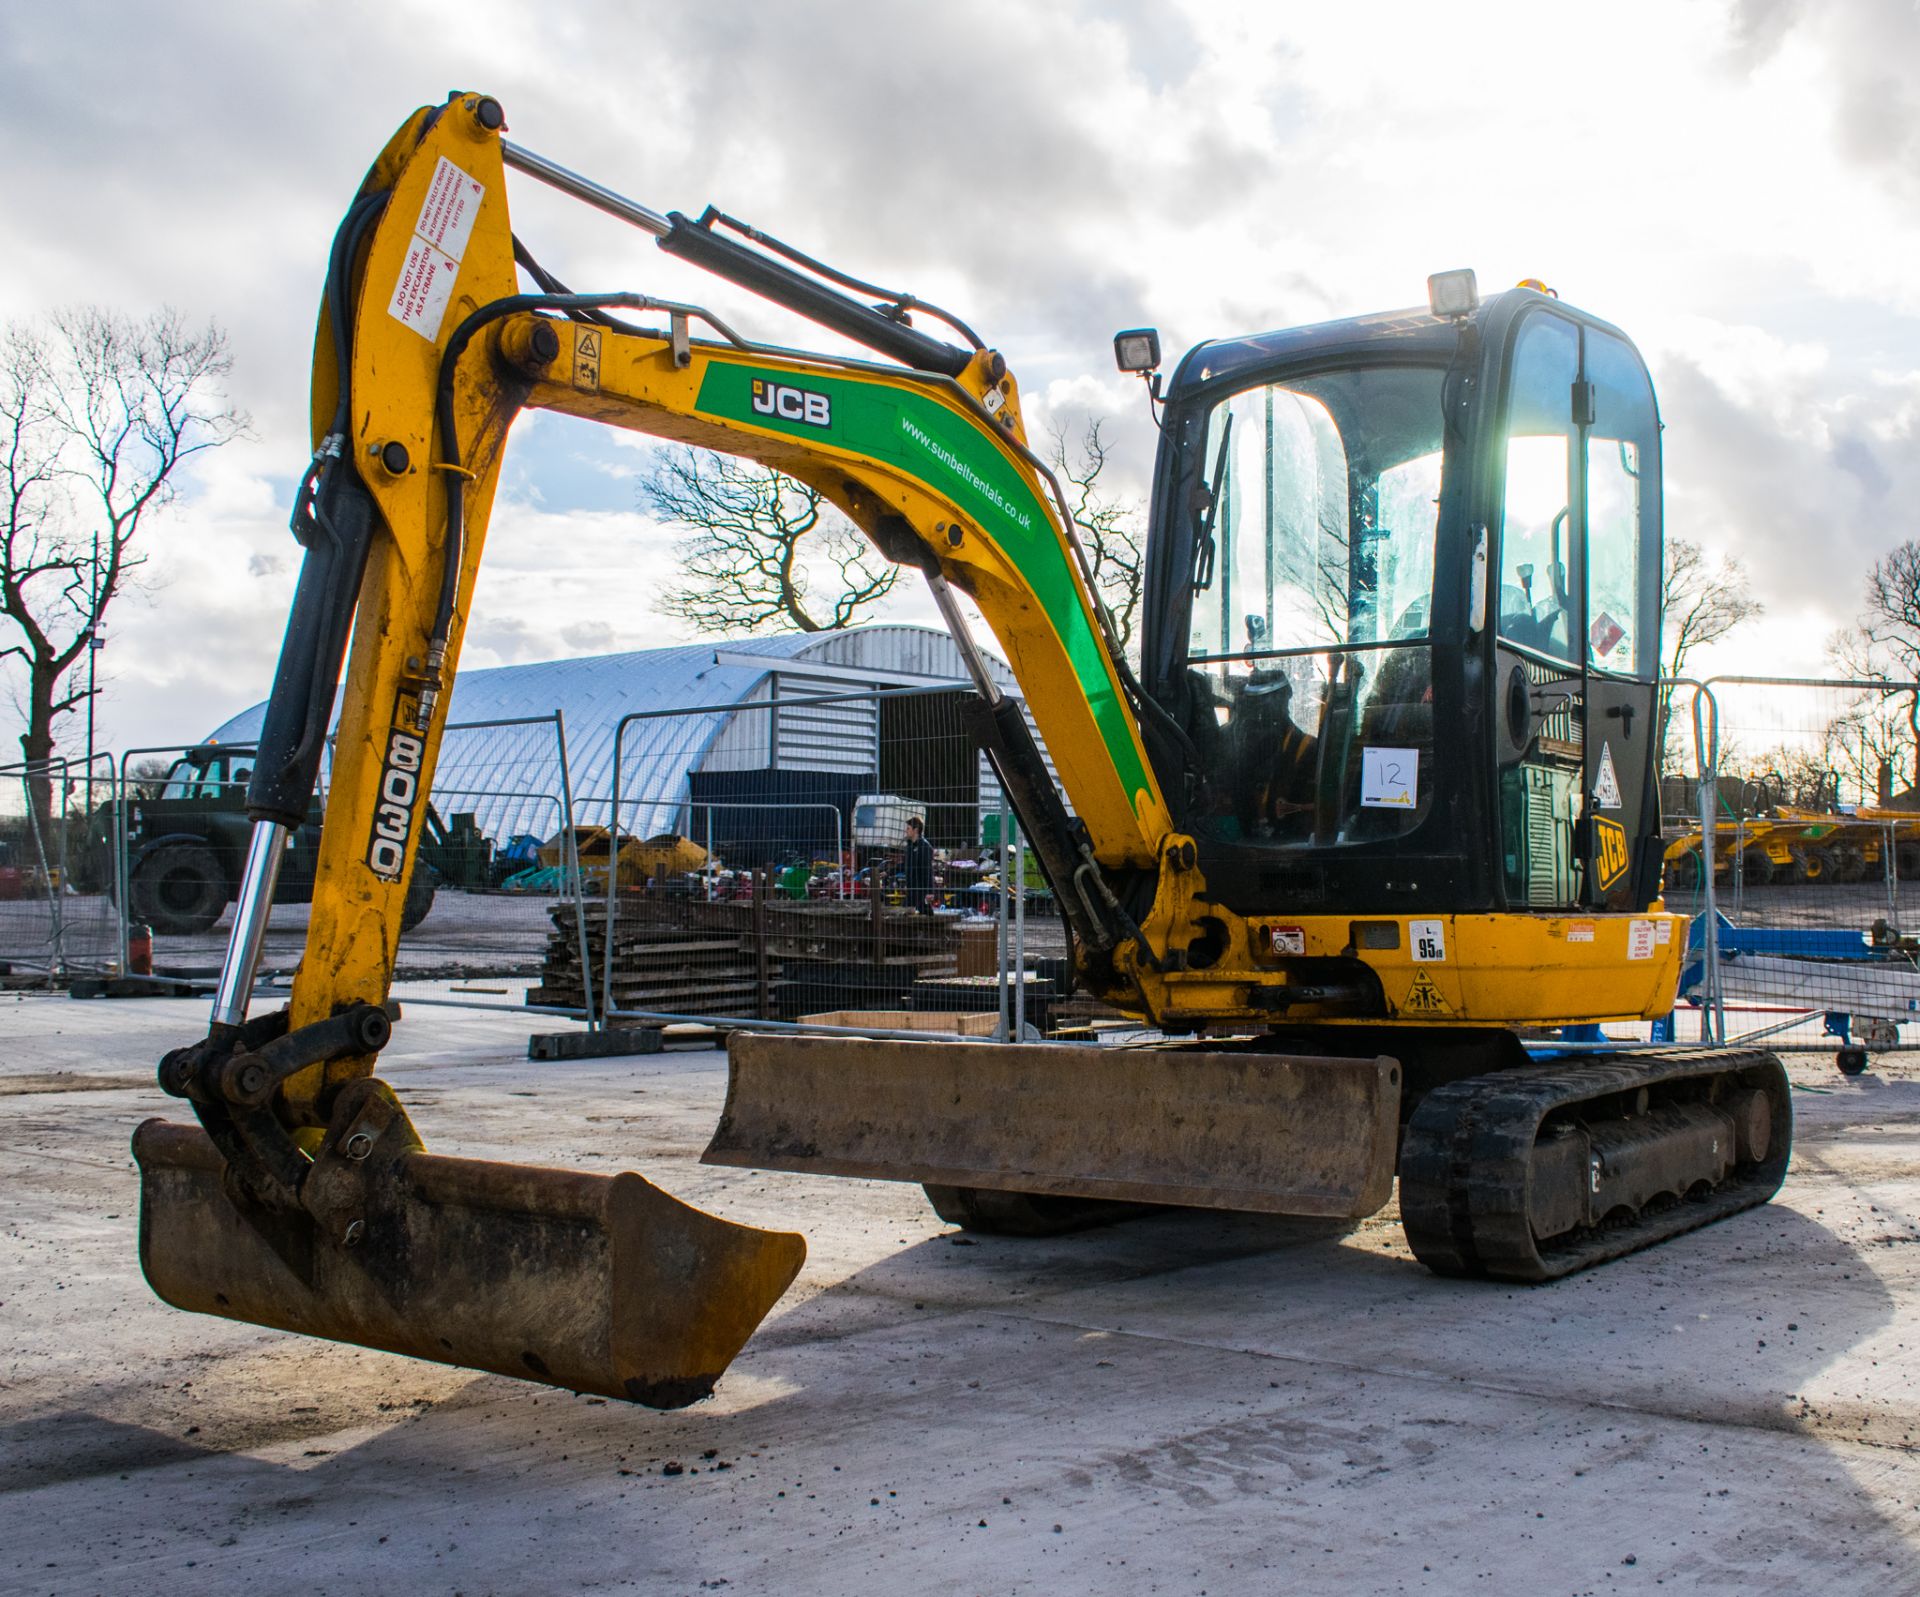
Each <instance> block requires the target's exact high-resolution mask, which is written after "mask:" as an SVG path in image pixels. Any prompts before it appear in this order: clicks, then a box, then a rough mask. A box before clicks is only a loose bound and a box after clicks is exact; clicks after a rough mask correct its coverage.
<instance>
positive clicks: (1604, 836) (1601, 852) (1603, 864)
mask: <svg viewBox="0 0 1920 1597" xmlns="http://www.w3.org/2000/svg"><path fill="white" fill-rule="evenodd" d="M1593 866H1594V869H1595V870H1596V871H1597V872H1598V873H1599V876H1600V890H1601V892H1603V893H1604V892H1605V891H1606V890H1607V889H1608V888H1610V887H1612V886H1613V884H1614V883H1615V882H1617V881H1619V880H1620V878H1621V877H1623V876H1625V875H1626V874H1627V830H1626V828H1625V827H1624V826H1622V825H1621V824H1620V823H1619V822H1618V821H1610V820H1608V819H1607V818H1606V817H1605V816H1603V815H1596V816H1595V817H1594V820H1593Z"/></svg>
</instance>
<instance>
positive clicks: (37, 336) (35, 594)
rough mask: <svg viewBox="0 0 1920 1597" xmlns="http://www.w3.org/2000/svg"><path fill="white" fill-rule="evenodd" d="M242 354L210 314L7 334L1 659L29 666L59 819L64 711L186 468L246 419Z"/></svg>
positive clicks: (39, 801)
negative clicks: (144, 541) (143, 539)
mask: <svg viewBox="0 0 1920 1597" xmlns="http://www.w3.org/2000/svg"><path fill="white" fill-rule="evenodd" d="M231 364H232V362H231V359H230V357H229V356H228V354H227V345H226V337H225V335H224V334H223V333H222V332H221V331H220V330H219V328H217V327H215V326H213V325H212V324H211V323H209V324H208V325H207V326H206V327H205V328H202V329H199V330H195V329H192V328H189V327H187V326H186V325H185V323H184V322H183V321H182V320H181V318H180V317H179V316H178V315H177V314H176V313H175V312H173V311H170V310H160V311H156V312H154V313H152V314H151V315H149V316H147V317H145V318H144V319H141V320H137V321H136V320H134V319H132V318H130V317H127V316H124V315H121V314H119V313H117V312H113V311H108V310H103V309H99V308H97V307H84V308H80V309H75V310H66V311H61V312H58V313H56V314H54V315H53V316H51V317H50V318H48V320H47V322H46V323H45V324H44V325H31V324H28V323H24V322H15V323H12V324H11V325H9V326H8V327H7V329H6V330H5V332H4V334H0V620H4V621H5V622H6V623H7V626H6V628H5V629H4V630H0V637H7V638H10V639H12V640H14V641H10V642H8V643H7V644H6V646H5V647H4V648H0V660H13V659H17V660H19V661H20V662H21V666H22V668H23V669H24V673H25V678H26V681H25V690H24V695H23V703H22V705H21V710H22V719H23V720H24V722H25V730H24V731H23V732H22V733H21V734H20V748H21V752H22V753H23V754H24V755H25V756H26V760H27V763H28V767H29V771H30V772H31V771H32V770H33V769H34V768H35V767H38V768H39V770H40V772H41V773H42V774H40V775H39V776H38V777H37V778H30V780H29V783H28V788H29V794H30V802H31V803H32V805H33V808H34V811H35V813H36V814H37V815H39V816H40V817H42V818H47V817H49V815H50V806H51V791H52V789H51V783H50V781H49V780H48V779H47V777H46V775H45V774H44V773H45V771H46V769H47V762H48V761H50V760H51V759H52V758H53V753H54V746H55V727H56V724H57V722H58V721H59V719H60V717H62V716H64V715H67V714H69V713H71V712H72V711H73V710H75V709H77V708H78V707H79V706H81V705H83V704H85V703H86V702H87V701H88V699H89V697H90V695H91V692H92V689H91V688H90V687H84V686H80V685H78V684H74V683H70V682H69V681H68V677H69V673H70V672H71V671H72V670H73V667H74V666H75V664H76V663H77V662H78V661H79V660H80V658H81V657H82V655H83V654H85V652H86V651H87V648H88V645H89V644H90V643H92V641H93V640H94V638H95V636H96V635H97V633H98V631H99V628H100V623H101V620H102V618H103V617H104V616H105V614H106V612H107V608H108V606H109V605H111V604H112V603H113V601H114V599H115V598H116V597H117V596H118V595H119V593H120V592H121V590H122V589H123V588H124V587H125V586H126V585H127V583H128V581H129V579H130V578H131V576H132V574H133V573H134V572H135V571H136V570H137V569H138V568H139V567H140V566H141V565H143V564H144V563H145V561H146V556H145V555H144V554H141V553H139V552H137V551H136V550H135V547H134V545H135V541H136V539H137V538H138V536H139V534H140V530H141V528H142V527H143V526H144V525H146V523H147V520H148V518H149V517H150V516H151V515H152V514H153V513H154V512H156V511H158V510H160V509H161V508H163V507H164V506H165V505H167V504H168V503H169V502H170V501H171V500H172V498H173V495H174V491H175V484H174V473H175V472H176V471H177V470H178V469H179V467H180V465H181V463H182V462H183V461H185V460H187V459H188V458H189V457H191V456H193V455H196V454H199V453H200V452H201V451H202V450H206V449H212V448H215V447H217V446H218V445H220V444H223V443H225V442H226V441H227V440H228V439H230V438H232V437H234V436H235V434H237V433H238V432H240V431H241V430H242V429H243V428H244V427H245V425H246V418H245V417H244V416H243V415H242V414H241V413H240V412H239V411H237V410H234V409H232V408H231V407H229V406H227V405H226V404H225V403H224V402H223V398H222V396H221V395H220V393H219V392H218V386H219V381H220V379H221V378H223V377H224V376H225V375H226V374H227V372H228V370H229V368H230V366H231Z"/></svg>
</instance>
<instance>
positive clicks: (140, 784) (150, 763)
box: [127, 754, 173, 799]
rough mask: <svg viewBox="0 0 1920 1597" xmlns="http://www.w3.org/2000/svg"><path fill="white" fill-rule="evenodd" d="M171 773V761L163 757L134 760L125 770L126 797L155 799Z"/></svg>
mask: <svg viewBox="0 0 1920 1597" xmlns="http://www.w3.org/2000/svg"><path fill="white" fill-rule="evenodd" d="M172 773H173V761H172V760H170V759H168V758H166V757H165V756H164V755H152V754H150V755H148V756H147V757H146V758H145V759H143V760H135V761H134V762H133V764H132V765H131V766H130V767H128V769H127V797H128V798H142V799H157V798H158V797H159V796H160V794H161V791H162V790H163V789H164V788H165V787H166V785H167V778H168V777H169V776H170V775H171V774H172Z"/></svg>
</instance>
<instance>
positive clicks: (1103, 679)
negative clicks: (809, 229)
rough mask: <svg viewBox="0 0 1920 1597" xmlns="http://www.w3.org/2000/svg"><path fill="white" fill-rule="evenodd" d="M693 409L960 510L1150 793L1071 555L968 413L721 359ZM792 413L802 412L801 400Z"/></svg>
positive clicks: (1129, 774) (1131, 796) (1124, 773)
mask: <svg viewBox="0 0 1920 1597" xmlns="http://www.w3.org/2000/svg"><path fill="white" fill-rule="evenodd" d="M757 385H758V386H759V393H760V396H761V399H762V402H763V403H767V402H769V396H771V395H772V393H773V391H774V390H775V389H776V388H788V389H795V390H798V391H799V393H801V394H803V395H804V394H824V395H826V397H827V400H828V403H829V404H830V406H831V407H832V408H831V420H830V421H829V422H828V424H827V425H826V426H821V425H819V424H818V423H810V422H807V421H805V420H796V419H789V418H787V417H783V416H781V415H779V414H777V412H773V411H768V410H760V409H756V408H755V405H754V399H755V393H756V386H757ZM694 406H695V409H697V410H700V411H704V412H706V413H707V414H708V415H710V416H717V417H720V418H721V419H723V420H727V421H737V422H745V423H747V424H748V425H749V426H753V427H763V428H765V429H766V430H767V431H769V432H776V433H784V434H786V435H788V436H789V437H793V438H804V439H808V440H811V441H813V442H817V443H829V444H833V445H836V446H838V447H839V448H842V449H848V450H852V451H853V452H854V453H856V454H860V455H866V456H870V457H871V458H872V459H875V460H879V461H884V462H885V463H886V464H888V465H890V466H893V467H895V468H897V469H898V470H900V471H902V472H904V473H905V474H907V475H908V476H910V477H915V478H917V479H918V480H919V481H921V482H922V483H924V484H926V486H927V487H928V488H929V489H931V490H932V491H933V492H935V493H937V494H941V495H944V496H945V497H946V498H948V499H950V500H951V501H952V502H953V503H954V504H955V505H957V506H959V507H960V509H961V510H962V511H964V512H965V513H966V514H967V515H968V516H970V517H972V519H973V520H974V521H976V522H978V523H979V525H980V526H981V527H982V528H983V529H984V530H985V531H986V532H987V534H988V535H989V536H990V537H991V538H992V539H993V540H994V542H995V543H997V544H998V545H999V546H1000V548H1001V549H1002V550H1003V551H1004V552H1005V553H1006V555H1007V557H1008V558H1009V559H1010V560H1011V561H1012V563H1013V564H1014V566H1015V567H1017V568H1018V570H1019V572H1020V574H1021V575H1022V576H1023V577H1024V578H1026V581H1027V584H1028V586H1029V587H1031V588H1032V589H1033V592H1034V595H1035V597H1036V598H1038V599H1039V601H1040V606H1041V608H1042V609H1043V610H1044V611H1045V612H1046V615H1047V618H1048V620H1050V621H1051V622H1052V623H1053V630H1054V632H1055V634H1056V635H1057V636H1058V638H1059V639H1060V645H1061V647H1062V648H1063V649H1065V651H1066V654H1067V659H1068V660H1069V661H1070V662H1071V663H1072V666H1073V671H1074V675H1075V676H1076V677H1077V678H1078V679H1079V682H1080V688H1081V691H1082V692H1083V693H1084V694H1085V695H1086V698H1087V705H1088V707H1089V709H1091V710H1092V712H1093V720H1094V725H1095V726H1096V727H1098V728H1099V731H1100V740H1101V742H1102V743H1104V744H1105V745H1106V750H1107V757H1108V758H1109V759H1110V760H1111V761H1112V762H1113V768H1114V772H1115V774H1116V775H1117V776H1118V777H1119V778H1120V783H1121V787H1122V790H1123V791H1124V792H1125V793H1126V795H1127V798H1128V801H1129V803H1134V804H1137V802H1138V796H1139V795H1140V794H1141V793H1143V792H1148V793H1150V792H1152V791H1153V782H1152V780H1151V779H1150V778H1149V777H1148V775H1147V771H1146V766H1145V764H1144V763H1143V761H1142V759H1141V756H1140V750H1139V746H1138V745H1137V744H1136V743H1135V742H1134V738H1133V728H1132V720H1131V717H1130V716H1129V715H1128V714H1127V711H1126V707H1125V706H1124V705H1123V704H1122V703H1121V701H1120V696H1119V693H1118V692H1117V691H1116V690H1115V688H1114V685H1113V680H1112V677H1111V676H1110V675H1109V673H1108V669H1107V651H1106V648H1105V646H1104V644H1103V643H1102V642H1101V639H1100V635H1099V634H1098V632H1096V631H1095V630H1094V625H1093V622H1092V621H1091V620H1090V619H1089V617H1088V616H1087V613H1086V610H1085V608H1084V607H1083V606H1082V605H1081V603H1080V598H1079V593H1078V591H1077V589H1076V586H1075V583H1074V577H1073V568H1072V566H1071V565H1070V564H1069V562H1070V560H1071V555H1070V554H1069V552H1068V550H1067V548H1066V547H1065V545H1064V544H1062V543H1061V541H1060V538H1059V536H1058V535H1057V534H1056V533H1055V531H1054V527H1053V522H1052V520H1051V518H1049V516H1048V515H1047V513H1046V509H1045V507H1044V506H1043V505H1042V504H1041V502H1040V500H1039V499H1038V498H1037V497H1036V496H1035V494H1034V492H1033V490H1032V489H1031V488H1030V487H1029V486H1028V485H1027V483H1026V481H1025V479H1024V478H1022V477H1021V475H1020V473H1019V472H1017V471H1016V470H1015V469H1014V467H1013V464H1012V462H1010V461H1009V460H1008V459H1007V457H1006V456H1005V455H1003V454H1002V453H1001V452H1000V451H999V450H998V449H996V448H995V447H994V446H993V444H992V442H991V441H990V440H988V439H986V438H984V437H982V436H981V434H980V432H979V430H978V429H977V428H975V427H974V426H972V425H971V424H970V423H969V422H968V421H967V420H966V419H965V418H964V417H962V416H959V415H957V414H955V413H954V412H953V411H951V410H949V409H947V407H946V406H944V405H941V404H937V403H935V402H934V401H933V400H932V399H929V398H928V397H926V396H925V395H923V394H916V393H912V392H909V391H907V390H905V389H899V388H892V387H888V386H886V385H884V384H882V383H879V382H866V381H862V380H860V379H858V378H843V377H823V376H816V375H814V374H811V373H809V374H808V375H807V376H806V377H804V378H796V377H795V375H794V374H793V373H791V372H780V371H770V370H764V369H763V370H755V369H754V368H752V367H750V366H741V365H736V364H733V363H731V362H722V361H714V362H711V363H709V365H708V367H707V371H706V376H705V377H704V379H703V380H702V382H701V384H700V397H699V398H698V399H697V400H696V401H695V402H694ZM788 408H789V409H793V408H796V407H795V402H794V401H789V402H788Z"/></svg>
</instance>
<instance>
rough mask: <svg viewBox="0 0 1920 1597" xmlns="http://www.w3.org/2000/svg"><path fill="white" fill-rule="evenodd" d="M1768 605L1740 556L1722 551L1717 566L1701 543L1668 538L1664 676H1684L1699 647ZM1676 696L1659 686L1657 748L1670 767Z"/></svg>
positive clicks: (1663, 599)
mask: <svg viewBox="0 0 1920 1597" xmlns="http://www.w3.org/2000/svg"><path fill="white" fill-rule="evenodd" d="M1765 609H1766V606H1765V605H1764V604H1762V603H1761V601H1760V600H1759V599H1757V598H1755V597H1754V595H1753V590H1752V588H1751V587H1749V585H1748V581H1747V572H1746V568H1745V567H1744V566H1743V565H1741V564H1740V562H1739V561H1738V560H1736V559H1734V558H1733V557H1732V556H1730V555H1722V556H1721V558H1720V561H1719V563H1718V564H1717V565H1715V564H1713V563H1711V562H1710V561H1709V560H1708V559H1707V555H1706V551H1705V550H1703V549H1702V548H1701V547H1700V545H1699V544H1697V543H1693V542H1690V541H1689V540H1688V539H1685V538H1669V539H1668V540H1667V546H1666V549H1665V551H1664V558H1663V562H1662V565H1661V572H1660V618H1661V625H1660V633H1661V637H1660V643H1661V649H1660V675H1661V676H1662V677H1677V676H1679V675H1681V674H1682V673H1683V672H1684V671H1685V670H1686V666H1687V661H1688V660H1689V659H1690V658H1691V657H1692V655H1693V654H1694V652H1695V651H1696V650H1699V649H1703V648H1705V647H1706V646H1707V645H1708V644H1710V643H1718V642H1719V641H1720V640H1721V639H1722V638H1724V637H1726V636H1727V635H1728V634H1729V633H1730V632H1732V631H1733V630H1734V628H1736V627H1738V626H1741V625H1742V624H1744V623H1745V622H1748V621H1751V620H1752V619H1753V618H1754V617H1755V616H1757V615H1760V614H1761V613H1763V612H1764V611H1765ZM1672 699H1673V690H1672V689H1671V688H1663V689H1661V690H1660V726H1659V733H1660V735H1659V738H1658V739H1657V740H1656V742H1655V744H1654V747H1655V748H1656V749H1657V750H1659V751H1660V754H1661V760H1662V763H1663V764H1666V765H1670V764H1673V763H1674V761H1673V759H1672V758H1671V751H1670V750H1669V749H1668V747H1667V739H1668V732H1669V726H1670V722H1671V717H1672Z"/></svg>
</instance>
